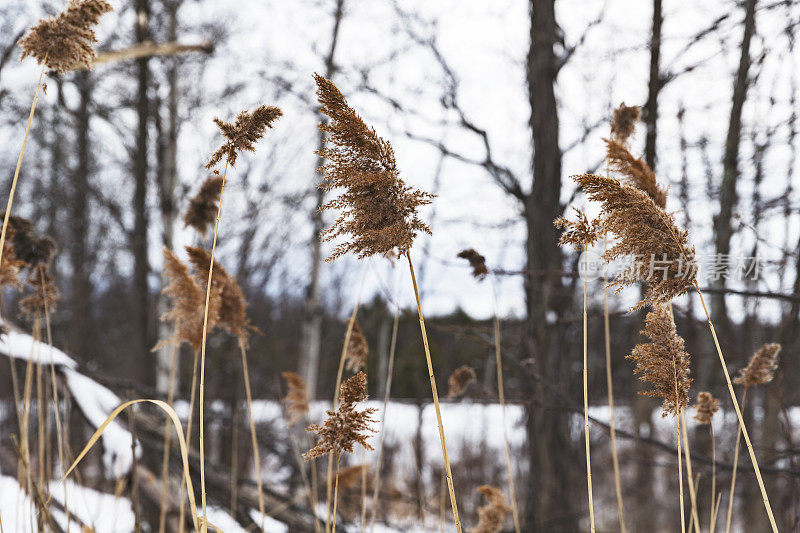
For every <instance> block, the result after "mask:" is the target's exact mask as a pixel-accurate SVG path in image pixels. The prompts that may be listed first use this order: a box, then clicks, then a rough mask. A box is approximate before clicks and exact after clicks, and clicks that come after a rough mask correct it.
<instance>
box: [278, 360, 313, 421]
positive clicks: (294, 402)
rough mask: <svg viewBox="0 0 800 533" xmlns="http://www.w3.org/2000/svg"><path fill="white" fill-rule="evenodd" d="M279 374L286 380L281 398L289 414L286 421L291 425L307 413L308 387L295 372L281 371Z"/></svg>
mask: <svg viewBox="0 0 800 533" xmlns="http://www.w3.org/2000/svg"><path fill="white" fill-rule="evenodd" d="M281 375H282V376H283V379H284V380H285V381H286V388H287V389H288V390H287V392H286V396H284V398H283V404H284V405H285V406H286V412H287V413H288V415H289V419H288V420H287V423H288V424H289V425H290V426H293V425H295V424H296V423H297V422H298V421H300V420H302V419H303V417H304V416H306V415H307V414H308V409H309V406H308V389H306V382H305V381H304V380H303V378H301V377H300V374H298V373H297V372H283V373H282V374H281Z"/></svg>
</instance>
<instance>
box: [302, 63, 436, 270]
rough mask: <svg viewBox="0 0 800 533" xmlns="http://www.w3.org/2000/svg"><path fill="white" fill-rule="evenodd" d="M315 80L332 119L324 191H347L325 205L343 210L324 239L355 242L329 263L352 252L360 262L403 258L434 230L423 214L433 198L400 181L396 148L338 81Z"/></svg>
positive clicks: (339, 249)
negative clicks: (369, 123)
mask: <svg viewBox="0 0 800 533" xmlns="http://www.w3.org/2000/svg"><path fill="white" fill-rule="evenodd" d="M314 79H315V80H316V82H317V98H318V99H319V103H320V105H321V106H322V108H321V111H322V113H324V114H325V115H327V116H328V117H330V121H328V122H327V123H325V124H320V129H321V130H322V131H324V132H325V133H326V137H325V147H324V148H323V149H322V150H321V151H320V152H319V155H320V156H321V157H323V158H325V159H326V160H327V163H326V164H325V165H323V167H322V168H321V169H320V170H321V171H322V172H324V174H325V180H324V181H323V183H322V184H321V187H322V188H323V189H325V190H326V191H330V190H333V189H344V192H342V194H341V195H339V196H338V197H336V198H334V199H332V200H330V201H329V202H327V203H326V204H325V205H324V206H323V207H322V209H337V210H341V214H340V216H339V217H338V218H337V219H336V221H335V222H334V223H333V225H332V226H331V227H330V228H328V229H326V230H325V231H323V232H322V236H323V240H325V241H331V240H334V239H336V238H337V237H346V238H348V237H349V239H350V240H348V241H346V242H344V243H341V244H339V245H338V246H336V247H335V248H334V250H333V253H332V254H331V256H330V257H328V259H327V260H328V261H331V260H333V259H336V258H337V257H340V256H342V255H344V254H346V253H348V252H353V253H355V254H356V255H357V256H358V257H359V258H360V259H361V258H365V257H369V256H372V255H386V256H396V257H400V256H401V255H403V254H405V253H406V252H407V251H408V250H409V249H410V248H411V245H412V243H413V242H414V238H415V237H416V235H417V233H418V232H423V233H430V232H431V231H430V228H429V227H428V225H427V224H425V223H424V222H422V221H421V220H420V219H419V217H418V216H417V210H418V209H419V207H420V206H423V205H426V204H429V203H430V202H431V198H432V196H431V195H430V194H428V193H426V192H421V191H418V190H416V189H413V188H412V187H409V186H407V185H406V184H405V183H404V182H403V180H402V179H400V172H399V170H398V169H397V163H396V161H395V157H394V150H392V146H391V145H390V144H389V143H388V142H387V141H385V140H384V139H382V138H381V137H379V136H378V134H377V133H375V130H374V129H372V128H370V127H368V126H367V125H366V124H365V123H364V121H363V120H362V119H361V117H360V116H358V114H357V113H356V112H355V111H354V110H353V108H351V107H350V106H349V105H348V103H347V100H346V99H345V97H344V96H343V95H342V93H341V92H339V89H338V88H336V86H335V85H334V84H333V83H331V82H330V81H329V80H327V79H325V78H324V77H322V76H320V75H319V74H315V75H314Z"/></svg>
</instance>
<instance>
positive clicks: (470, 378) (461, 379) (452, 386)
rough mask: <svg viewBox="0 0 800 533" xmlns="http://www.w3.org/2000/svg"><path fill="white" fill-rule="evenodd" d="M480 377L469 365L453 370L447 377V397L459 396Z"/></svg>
mask: <svg viewBox="0 0 800 533" xmlns="http://www.w3.org/2000/svg"><path fill="white" fill-rule="evenodd" d="M477 379H478V377H477V376H476V375H475V371H474V370H472V368H470V367H469V366H467V365H463V366H460V367H458V368H456V369H455V370H453V373H452V374H450V377H449V378H447V397H448V398H458V397H459V396H461V395H463V394H464V393H465V392H466V391H467V387H469V386H470V384H472V383H475V381H477Z"/></svg>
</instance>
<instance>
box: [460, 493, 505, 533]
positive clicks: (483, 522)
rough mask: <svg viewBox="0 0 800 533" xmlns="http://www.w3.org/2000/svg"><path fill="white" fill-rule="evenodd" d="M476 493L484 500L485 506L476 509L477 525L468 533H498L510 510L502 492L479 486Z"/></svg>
mask: <svg viewBox="0 0 800 533" xmlns="http://www.w3.org/2000/svg"><path fill="white" fill-rule="evenodd" d="M478 492H480V493H481V494H483V497H484V498H486V504H485V505H483V506H481V507H479V508H478V525H477V526H475V527H474V528H472V529H470V533H498V532H499V531H500V530H501V529H503V522H505V520H506V515H507V514H508V512H509V511H510V510H511V507H509V506H508V505H507V504H506V498H505V496H503V492H502V491H501V490H500V489H498V488H497V487H492V486H491V485H481V486H480V487H478Z"/></svg>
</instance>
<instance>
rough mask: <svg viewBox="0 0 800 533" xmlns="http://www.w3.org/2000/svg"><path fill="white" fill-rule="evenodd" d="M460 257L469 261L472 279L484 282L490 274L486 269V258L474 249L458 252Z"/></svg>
mask: <svg viewBox="0 0 800 533" xmlns="http://www.w3.org/2000/svg"><path fill="white" fill-rule="evenodd" d="M458 257H460V258H462V259H466V260H467V261H469V266H471V267H472V277H473V278H475V279H477V280H478V281H483V280H484V279H485V278H486V276H487V275H488V274H489V269H488V268H486V258H485V257H483V256H482V255H481V254H479V253H478V252H476V251H475V250H474V249H473V248H469V249H467V250H461V251H460V252H458Z"/></svg>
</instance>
